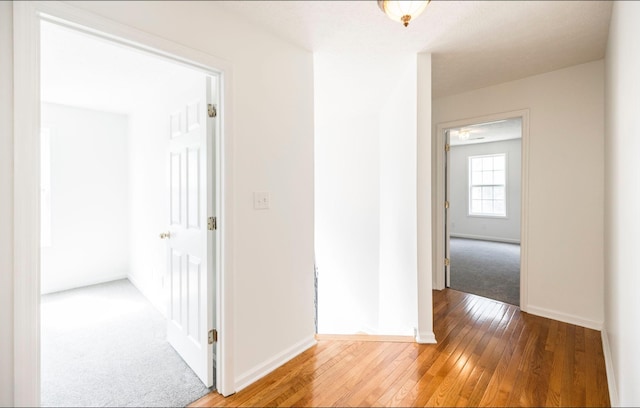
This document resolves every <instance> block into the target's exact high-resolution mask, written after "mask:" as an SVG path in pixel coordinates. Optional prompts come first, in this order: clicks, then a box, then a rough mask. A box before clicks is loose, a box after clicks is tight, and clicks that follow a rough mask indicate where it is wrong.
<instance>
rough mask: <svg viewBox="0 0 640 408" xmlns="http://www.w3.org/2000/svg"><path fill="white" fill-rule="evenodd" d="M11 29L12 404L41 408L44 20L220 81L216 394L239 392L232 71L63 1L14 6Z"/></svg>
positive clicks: (210, 57) (202, 55)
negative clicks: (235, 350) (236, 387)
mask: <svg viewBox="0 0 640 408" xmlns="http://www.w3.org/2000/svg"><path fill="white" fill-rule="evenodd" d="M13 19H14V20H13V24H14V47H13V49H14V102H13V103H14V180H15V183H14V184H15V187H14V267H13V274H14V344H15V347H14V359H15V360H14V361H16V362H20V364H15V367H14V405H16V406H38V405H40V187H39V186H40V180H39V178H40V171H39V163H40V160H39V154H40V140H39V127H40V39H39V36H40V28H39V25H40V20H41V19H45V20H48V21H53V22H55V23H57V24H62V25H65V26H67V27H70V28H73V29H75V30H80V31H83V32H86V33H90V34H92V35H95V36H98V37H102V38H105V39H107V40H110V41H115V42H117V43H120V44H123V45H125V46H128V47H133V48H136V49H139V50H142V51H145V52H148V53H151V54H154V55H156V56H161V57H163V58H169V59H171V60H173V61H176V62H178V63H181V64H184V65H187V66H190V67H192V68H196V69H200V70H202V71H205V72H211V73H215V74H217V75H219V76H220V80H221V85H222V86H221V93H220V104H221V105H222V108H223V109H221V113H222V114H221V115H220V124H219V128H220V152H219V153H218V156H219V157H218V158H217V166H218V172H217V180H216V182H217V186H218V192H219V195H218V196H219V197H220V201H219V203H220V206H219V207H218V208H219V213H218V214H216V216H217V217H218V219H219V220H220V228H219V230H218V231H219V234H220V235H219V238H220V239H219V240H218V242H219V243H218V245H219V248H218V251H219V255H220V256H219V257H218V259H217V263H218V264H217V276H216V295H217V296H216V302H217V305H216V306H217V307H216V314H217V316H216V317H217V319H216V320H217V324H218V327H217V328H218V333H219V338H218V343H217V345H216V347H217V353H216V356H217V362H218V364H217V379H216V382H217V388H218V392H219V393H221V394H222V395H224V396H228V395H231V394H233V393H234V392H235V390H234V370H233V369H234V366H233V344H234V333H233V312H234V310H233V293H234V291H233V279H232V276H233V267H234V262H233V256H232V255H233V247H232V245H233V231H234V229H233V228H234V225H233V213H232V212H233V208H234V205H233V204H234V202H233V197H234V194H233V183H232V175H233V173H232V168H233V154H232V152H233V137H232V136H233V129H232V127H231V126H232V123H233V120H232V118H233V112H232V106H233V103H232V101H231V96H232V89H231V84H233V80H232V69H231V64H230V63H229V62H227V61H225V60H223V59H220V58H217V57H215V56H213V55H210V54H207V53H204V52H202V51H198V50H195V49H192V48H189V47H186V46H183V45H180V44H177V43H174V42H172V41H170V40H167V39H164V38H161V37H158V36H155V35H152V34H149V33H146V32H144V31H140V30H137V29H135V28H132V27H129V26H126V25H123V24H120V23H117V22H115V21H112V20H109V19H106V18H104V17H101V16H98V15H95V14H93V13H90V12H87V11H84V10H81V9H79V8H77V7H75V6H72V5H69V4H65V3H62V2H58V1H55V2H48V1H34V2H15V3H14V4H13Z"/></svg>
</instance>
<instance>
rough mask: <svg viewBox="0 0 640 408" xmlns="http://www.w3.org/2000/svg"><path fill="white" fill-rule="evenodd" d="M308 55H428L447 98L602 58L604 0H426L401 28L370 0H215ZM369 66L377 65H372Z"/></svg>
mask: <svg viewBox="0 0 640 408" xmlns="http://www.w3.org/2000/svg"><path fill="white" fill-rule="evenodd" d="M215 3H216V5H220V6H221V7H223V8H224V9H226V10H227V11H230V12H232V13H235V14H236V15H240V16H242V17H244V18H246V19H249V20H250V21H253V22H254V23H255V24H258V25H261V26H263V27H264V28H266V29H268V30H269V31H271V32H272V33H275V34H276V35H278V36H280V37H282V38H284V39H287V40H289V41H290V42H293V43H296V44H298V45H300V46H302V47H304V48H306V49H309V50H312V51H314V52H329V53H337V54H345V55H350V56H351V58H353V56H354V55H361V56H362V57H363V58H364V59H365V60H369V61H372V62H375V64H385V61H390V60H392V59H393V57H394V55H402V54H407V53H416V52H423V51H424V52H431V53H433V54H434V55H433V71H432V72H433V74H432V75H433V95H434V97H438V96H444V95H451V94H455V93H459V92H463V91H467V90H471V89H478V88H482V87H485V86H490V85H495V84H498V83H502V82H506V81H510V80H515V79H520V78H525V77H527V76H530V75H535V74H539V73H543V72H549V71H553V70H555V69H560V68H564V67H568V66H571V65H576V64H580V63H584V62H589V61H593V60H597V59H600V58H603V57H604V55H605V47H606V41H607V35H608V30H609V20H610V16H611V6H612V2H610V1H513V0H512V1H437V0H434V1H432V2H431V3H430V4H429V6H428V7H427V9H426V10H425V12H424V13H423V14H422V15H420V16H419V17H418V18H417V19H416V20H415V21H412V22H411V23H410V24H409V27H407V28H405V27H403V26H402V25H401V24H399V23H395V22H393V21H392V20H390V19H389V18H387V17H386V16H385V15H384V14H383V13H382V12H381V11H380V9H379V8H378V6H377V4H376V1H220V2H215ZM371 67H372V69H377V67H376V66H375V65H374V64H372V65H371Z"/></svg>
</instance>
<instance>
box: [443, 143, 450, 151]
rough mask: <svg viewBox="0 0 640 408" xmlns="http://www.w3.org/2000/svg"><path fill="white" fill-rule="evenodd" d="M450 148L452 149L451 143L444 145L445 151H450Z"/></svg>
mask: <svg viewBox="0 0 640 408" xmlns="http://www.w3.org/2000/svg"><path fill="white" fill-rule="evenodd" d="M449 150H451V146H450V145H449V143H447V144H445V145H444V151H445V152H448V151H449Z"/></svg>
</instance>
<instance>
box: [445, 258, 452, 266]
mask: <svg viewBox="0 0 640 408" xmlns="http://www.w3.org/2000/svg"><path fill="white" fill-rule="evenodd" d="M449 265H451V261H449V258H444V266H449Z"/></svg>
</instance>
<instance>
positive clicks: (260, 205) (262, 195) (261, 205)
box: [253, 192, 270, 210]
mask: <svg viewBox="0 0 640 408" xmlns="http://www.w3.org/2000/svg"><path fill="white" fill-rule="evenodd" d="M269 203H270V199H269V193H268V192H254V193H253V209H254V210H267V209H268V208H269Z"/></svg>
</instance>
